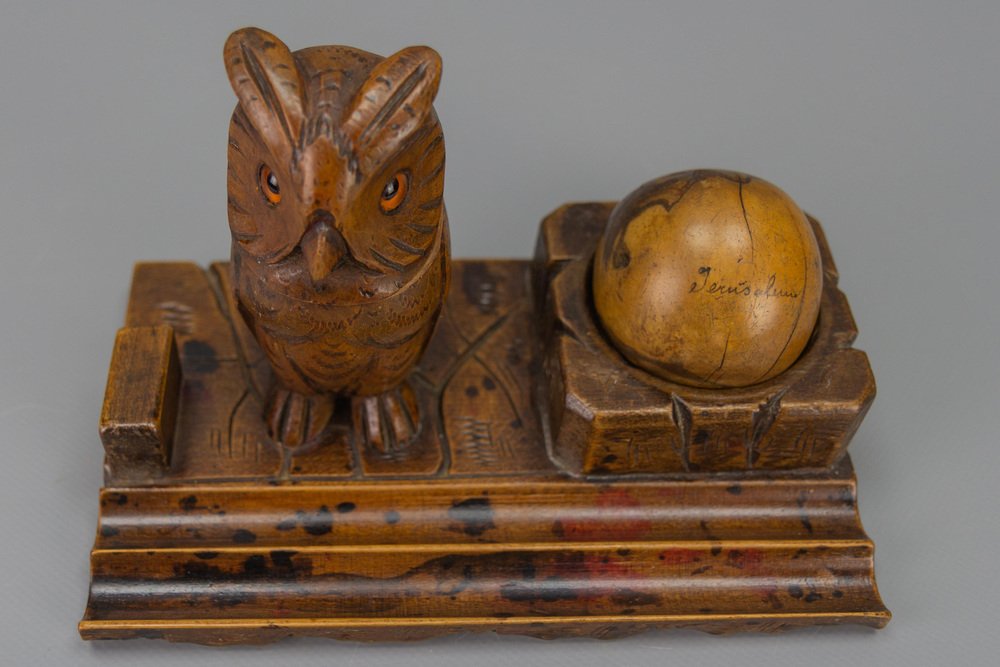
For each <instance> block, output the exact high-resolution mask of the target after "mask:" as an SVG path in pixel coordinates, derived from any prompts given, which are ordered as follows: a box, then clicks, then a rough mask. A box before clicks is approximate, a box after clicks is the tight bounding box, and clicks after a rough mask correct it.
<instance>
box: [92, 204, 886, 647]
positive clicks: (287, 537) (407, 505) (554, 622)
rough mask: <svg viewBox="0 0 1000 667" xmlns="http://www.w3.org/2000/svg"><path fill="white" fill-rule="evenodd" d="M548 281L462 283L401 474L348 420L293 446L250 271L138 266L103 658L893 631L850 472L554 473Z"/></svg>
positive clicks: (513, 267)
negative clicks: (845, 626) (122, 651)
mask: <svg viewBox="0 0 1000 667" xmlns="http://www.w3.org/2000/svg"><path fill="white" fill-rule="evenodd" d="M587 210H590V209H587ZM549 251H550V258H551V251H552V248H551V247H550V248H549ZM543 273H545V272H540V271H539V270H538V265H537V263H536V264H535V270H534V271H532V263H530V262H523V261H457V262H455V263H454V274H453V281H452V291H451V294H450V296H449V299H448V301H447V303H446V306H445V309H444V314H443V315H442V318H441V321H440V323H439V325H438V328H437V330H436V332H435V335H434V338H433V340H432V341H431V344H430V347H429V348H428V350H427V352H426V354H425V356H424V358H423V359H422V361H421V362H420V366H419V368H418V369H416V370H415V371H414V373H413V375H412V376H411V383H410V384H411V386H413V387H414V389H415V391H416V392H417V395H418V400H419V401H420V405H421V410H422V412H423V414H425V415H426V416H427V417H426V419H425V421H424V423H423V425H422V429H421V432H420V434H419V437H418V438H417V439H416V441H415V442H414V443H413V444H412V445H411V446H410V447H408V448H406V449H405V450H400V451H389V452H385V451H376V450H374V449H371V448H370V447H369V446H368V445H367V444H366V443H365V442H364V441H363V440H362V439H359V438H356V437H354V435H353V434H352V432H351V429H350V428H349V424H350V416H349V414H347V413H348V412H349V409H347V406H342V408H344V409H342V410H340V412H339V413H338V418H339V419H340V420H341V421H342V423H343V424H345V426H344V428H341V429H340V430H338V431H337V435H336V437H335V438H334V442H333V443H331V444H329V445H326V446H323V447H321V448H319V449H314V450H301V449H298V450H297V449H288V448H285V447H282V446H281V445H280V444H278V443H275V442H274V441H272V440H271V439H269V438H268V437H267V435H266V433H265V431H264V428H263V424H262V422H261V419H260V411H261V405H262V401H263V396H264V393H265V391H266V388H267V386H268V383H269V382H270V377H269V370H268V367H267V364H266V362H265V361H264V360H263V357H262V356H261V353H260V350H259V349H257V348H256V345H255V343H254V342H253V340H252V338H251V337H250V336H249V334H248V333H247V331H246V330H245V328H243V325H242V322H241V321H240V319H239V317H234V313H235V310H234V306H233V304H232V301H231V298H230V297H229V295H230V294H231V290H230V288H229V285H228V267H227V265H225V264H217V265H215V266H213V267H212V268H211V269H210V270H209V271H204V270H202V269H201V268H199V267H197V266H195V265H192V264H186V263H174V264H140V265H138V266H137V268H136V273H135V276H134V279H133V286H132V295H131V299H130V303H129V310H128V315H127V317H126V327H125V328H124V329H123V330H122V331H121V332H120V333H119V336H118V340H117V342H116V348H115V354H114V356H113V360H112V367H111V371H110V374H109V380H108V394H107V397H106V400H105V406H104V412H103V413H102V420H101V421H102V424H101V437H102V441H103V443H104V446H105V452H106V457H105V464H106V467H105V470H106V484H105V488H104V489H103V490H102V492H101V511H100V523H99V526H98V536H97V540H96V543H95V546H94V549H93V552H92V554H91V567H92V581H91V592H90V599H89V602H88V605H87V610H86V615H85V617H84V619H83V621H82V622H81V623H80V633H81V635H82V636H83V637H84V638H85V639H110V638H130V637H163V638H166V639H169V640H178V641H195V642H201V643H209V644H226V643H249V642H268V641H273V640H277V639H280V638H282V637H287V636H306V635H308V636H326V637H335V638H344V639H364V640H401V639H418V638H424V637H430V636H435V635H440V634H444V633H448V632H455V631H470V630H495V631H498V632H510V633H520V634H528V635H535V636H540V637H557V636H565V635H591V636H595V637H617V636H622V635H626V634H631V633H634V632H638V631H641V630H643V629H645V628H650V627H695V628H699V629H702V630H707V631H710V632H730V631H740V630H765V631H771V630H778V629H782V628H786V627H793V626H800V625H815V624H840V623H857V624H863V625H868V626H872V627H881V626H883V625H885V623H887V622H888V620H889V612H888V610H887V609H886V608H885V606H884V605H883V604H882V601H881V600H880V598H879V595H878V591H877V589H876V586H875V582H874V573H873V562H872V554H873V548H874V547H873V544H872V542H871V541H870V540H869V539H868V537H867V536H866V535H865V533H864V531H863V529H862V528H861V524H860V521H859V518H858V513H857V508H856V502H855V501H856V489H855V480H854V474H853V469H852V468H851V464H850V461H849V459H848V458H847V457H846V456H841V457H839V458H838V459H837V461H836V462H834V463H832V464H831V465H830V466H828V467H827V468H825V469H816V468H815V467H807V466H803V467H801V468H799V469H795V468H791V469H776V468H775V467H767V466H766V465H764V464H763V463H760V461H764V462H766V461H768V460H770V459H752V457H746V459H745V460H747V461H750V462H751V463H755V462H756V463H757V465H756V467H754V466H753V465H750V466H749V467H743V468H740V469H728V470H727V469H724V468H725V466H719V467H716V469H713V470H711V471H706V470H704V469H697V467H696V466H694V465H687V467H686V468H685V469H679V471H676V472H668V473H658V474H651V473H649V472H647V471H646V470H645V469H643V468H641V467H640V468H637V471H636V473H637V474H622V473H620V472H616V471H607V470H594V471H591V474H580V469H579V467H577V466H572V465H570V466H562V465H559V464H557V463H555V462H554V460H556V459H557V458H558V457H554V452H553V446H554V440H555V438H554V436H553V428H552V426H553V422H550V411H551V403H552V391H553V389H552V387H551V386H550V385H547V384H546V382H545V380H544V377H545V367H546V364H547V363H548V362H547V361H543V360H544V359H545V358H546V354H548V352H547V351H546V350H544V349H543V348H544V347H545V346H544V345H543V344H542V340H543V339H544V336H543V335H539V334H538V333H536V332H537V330H538V326H537V323H538V322H539V321H540V318H539V317H538V315H537V313H538V312H539V309H538V308H536V304H535V303H534V299H533V297H532V294H533V293H534V294H544V293H546V292H545V290H544V285H542V286H539V285H538V284H537V282H536V288H535V289H534V290H533V289H531V288H530V287H529V284H530V283H531V279H532V277H534V279H535V280H536V281H538V280H543V281H544V280H547V278H545V277H544V275H542V274H543ZM547 273H548V274H550V275H551V273H552V272H551V271H548V272H547ZM540 289H541V291H539V290H540ZM847 317H849V312H848V313H847ZM541 319H542V320H544V318H541ZM560 335H562V334H560ZM838 349H840V348H838ZM865 370H866V372H867V373H868V375H865V376H864V378H867V377H869V376H870V371H868V370H867V362H865ZM864 378H862V379H864ZM630 381H632V380H630ZM647 393H648V392H647ZM649 396H650V397H653V396H654V395H653V394H649ZM649 400H650V401H653V398H649ZM653 402H654V403H655V401H653ZM666 402H667V404H669V402H670V401H669V398H667V399H666ZM650 409H659V408H656V407H655V406H653V407H652V408H650ZM748 414H749V413H748ZM838 414H839V413H838ZM855 414H856V413H855V412H852V413H851V415H852V416H851V418H852V419H853V418H854V416H853V415H855ZM697 416H698V415H695V417H697ZM564 423H565V421H564ZM657 423H658V422H657ZM665 423H666V424H667V425H670V422H669V417H668V418H667V422H665ZM723 425H724V426H725V424H723ZM754 425H758V426H759V424H758V422H754ZM751 426H753V425H751V424H749V423H748V424H747V425H745V427H744V428H743V431H745V432H747V433H750V432H751V431H752V432H753V433H754V434H755V435H754V437H757V436H756V432H757V431H760V430H761V429H760V428H759V427H758V428H751ZM657 428H659V427H657ZM728 428H729V431H728V432H729V433H732V432H735V431H737V428H736V426H733V425H732V424H730V425H729V426H728ZM566 433H568V431H564V432H563V433H562V434H561V435H560V436H559V437H560V438H561V440H560V442H562V443H563V444H564V445H566V446H567V447H566V448H565V451H576V450H573V449H572V444H573V443H572V442H571V441H570V440H568V439H567V438H568V436H567V435H566ZM650 433H653V431H650ZM587 437H588V438H595V439H594V440H593V442H594V443H597V444H596V445H595V447H597V446H599V447H603V446H605V445H604V444H602V443H603V442H605V441H602V440H600V438H601V437H604V436H602V435H601V433H598V432H595V435H593V436H587ZM615 437H617V436H615ZM747 437H749V436H747ZM581 442H583V441H581ZM607 442H609V443H612V444H613V443H614V442H616V441H615V440H608V441H607ZM761 442H763V441H761ZM838 442H839V441H838ZM758 444H759V443H758ZM779 444H780V443H779ZM842 444H843V446H846V439H845V440H843V443H842ZM608 446H611V445H608ZM838 446H839V445H838ZM578 449H579V451H583V449H582V445H581V446H579V447H578ZM814 449H815V448H813V449H809V451H810V452H811V451H814ZM595 451H596V450H595ZM694 451H695V450H694V449H692V450H691V452H694ZM607 458H608V457H606V456H605V459H607ZM689 459H690V461H694V460H695V459H692V458H690V457H689ZM643 460H645V459H643ZM685 460H688V459H685ZM774 460H779V459H774ZM780 461H781V463H782V465H783V466H787V465H788V458H787V456H786V457H784V458H781V459H780ZM726 465H729V464H726ZM574 468H575V469H574ZM585 468H586V467H585ZM583 472H584V473H587V470H586V469H584V470H583Z"/></svg>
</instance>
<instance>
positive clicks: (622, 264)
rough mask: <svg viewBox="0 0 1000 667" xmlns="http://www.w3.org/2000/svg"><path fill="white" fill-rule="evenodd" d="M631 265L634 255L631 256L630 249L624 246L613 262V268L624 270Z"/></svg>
mask: <svg viewBox="0 0 1000 667" xmlns="http://www.w3.org/2000/svg"><path fill="white" fill-rule="evenodd" d="M631 263H632V255H630V254H629V251H628V248H626V247H624V246H623V247H621V248H619V249H618V251H617V252H616V253H615V256H614V257H613V258H612V260H611V266H613V267H614V268H616V269H624V268H626V267H627V266H628V265H629V264H631Z"/></svg>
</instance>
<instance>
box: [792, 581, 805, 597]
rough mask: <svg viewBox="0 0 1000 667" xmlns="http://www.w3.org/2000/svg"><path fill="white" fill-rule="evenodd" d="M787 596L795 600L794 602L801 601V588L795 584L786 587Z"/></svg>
mask: <svg viewBox="0 0 1000 667" xmlns="http://www.w3.org/2000/svg"><path fill="white" fill-rule="evenodd" d="M788 594H789V595H790V596H792V597H793V598H795V599H796V600H801V599H802V596H803V595H805V594H804V593H803V592H802V587H801V586H797V585H795V584H792V585H791V586H789V587H788Z"/></svg>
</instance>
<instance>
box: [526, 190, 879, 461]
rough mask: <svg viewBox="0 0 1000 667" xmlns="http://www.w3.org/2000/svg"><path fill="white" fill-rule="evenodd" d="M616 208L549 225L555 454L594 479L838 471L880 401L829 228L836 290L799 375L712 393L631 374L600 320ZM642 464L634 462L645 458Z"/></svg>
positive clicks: (542, 276) (572, 211) (548, 365)
mask: <svg viewBox="0 0 1000 667" xmlns="http://www.w3.org/2000/svg"><path fill="white" fill-rule="evenodd" d="M612 207H613V205H612V204H610V203H603V204H602V203H595V204H578V205H569V206H563V207H562V208H560V209H558V210H557V211H556V212H554V213H553V214H552V215H550V216H549V217H547V218H546V219H545V220H544V221H543V222H542V229H541V231H540V233H539V243H538V253H539V254H538V256H536V258H535V264H534V272H535V285H536V287H537V289H539V290H540V292H539V294H543V295H544V298H539V299H538V301H537V303H536V308H537V309H538V313H539V318H538V319H539V321H540V322H541V331H542V336H543V345H544V349H545V353H544V354H545V358H544V360H543V364H544V368H545V370H546V373H545V375H546V377H545V378H544V379H543V380H542V382H543V386H542V388H541V392H542V395H543V396H546V400H545V402H544V404H545V405H546V406H547V408H548V415H547V419H548V423H549V424H548V425H549V432H550V434H551V437H552V451H553V454H554V456H555V457H556V459H557V460H558V462H559V463H560V464H561V465H562V466H563V467H565V468H566V469H567V470H569V471H571V472H575V473H581V474H587V475H602V474H627V473H697V472H721V471H741V470H761V471H776V470H789V469H829V468H830V466H832V465H834V464H835V463H836V462H837V461H838V460H839V459H840V458H841V457H842V456H843V455H844V453H845V451H846V448H847V444H848V442H849V441H850V439H851V436H853V435H854V432H855V431H856V430H857V428H858V426H859V424H860V423H861V420H862V419H863V418H864V415H865V413H866V412H867V410H868V408H869V406H870V405H871V402H872V400H873V399H874V397H875V381H874V378H873V376H872V372H871V368H870V366H869V364H868V358H867V357H866V356H865V354H864V352H861V351H859V350H855V349H852V348H851V344H852V343H853V341H854V338H855V337H856V336H857V328H856V326H855V324H854V318H853V317H852V315H851V311H850V308H849V306H848V304H847V299H846V298H845V297H844V295H843V293H842V292H840V290H839V289H838V288H837V271H836V267H835V266H834V264H833V258H832V257H831V256H830V249H829V246H828V245H827V243H826V237H825V236H824V234H823V232H822V229H821V228H820V226H819V223H818V222H816V221H815V220H813V219H812V218H810V223H811V224H812V226H813V229H814V231H815V233H816V238H817V241H818V243H819V246H820V253H821V256H822V258H823V262H824V275H825V278H826V281H825V284H824V291H823V297H822V304H821V310H820V316H819V323H818V324H817V327H816V331H815V333H814V336H813V340H812V342H811V343H810V345H809V346H808V347H807V348H806V351H805V352H804V353H803V355H802V356H801V357H800V358H799V360H798V361H797V362H795V364H793V365H792V367H791V368H790V369H789V370H787V371H785V372H784V373H782V374H780V375H778V376H777V377H775V378H773V379H771V380H769V381H766V382H763V383H760V384H757V385H753V386H750V387H744V388H740V389H729V390H705V389H699V388H695V387H689V386H684V385H680V384H676V383H672V382H667V381H664V380H661V379H659V378H656V377H654V376H652V375H650V374H648V373H646V372H644V371H642V370H640V369H638V368H636V367H635V366H633V365H631V364H630V363H628V362H627V361H626V360H625V359H624V358H623V357H622V356H621V355H620V354H619V353H618V351H617V350H616V349H615V348H614V347H613V346H612V345H611V343H610V342H609V340H608V339H607V338H606V337H605V335H604V333H603V331H602V330H601V327H600V325H599V324H598V323H597V321H596V318H595V317H594V313H593V308H592V304H591V300H590V298H589V294H590V260H591V255H592V254H593V251H594V248H595V247H596V244H597V240H598V238H599V237H600V235H601V232H602V225H600V224H598V222H597V221H598V220H599V219H600V218H601V216H603V218H604V219H606V218H607V216H608V214H609V213H610V211H611V209H612ZM637 451H641V452H643V456H641V457H640V456H636V452H637Z"/></svg>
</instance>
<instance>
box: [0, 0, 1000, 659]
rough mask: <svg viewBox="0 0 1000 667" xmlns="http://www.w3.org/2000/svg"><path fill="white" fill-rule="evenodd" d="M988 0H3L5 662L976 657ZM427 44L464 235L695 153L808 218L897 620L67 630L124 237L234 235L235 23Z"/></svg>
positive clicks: (994, 616)
mask: <svg viewBox="0 0 1000 667" xmlns="http://www.w3.org/2000/svg"><path fill="white" fill-rule="evenodd" d="M997 7H998V5H997V3H996V2H981V3H972V2H949V3H939V4H937V5H935V4H933V3H917V2H905V3H904V2H894V3H874V2H836V3H834V2H823V3H802V2H787V3H752V4H751V3H730V4H720V3H714V2H704V3H695V2H684V3H676V4H673V3H664V4H652V3H625V2H618V3H614V6H613V7H612V6H611V4H610V3H609V4H604V3H586V4H585V3H572V4H571V3H560V4H542V3H539V2H532V3H520V2H504V3H491V4H485V3H484V4H471V3H469V4H465V3H443V2H441V3H429V4H423V3H419V4H418V3H405V4H403V3H382V2H365V3H363V4H362V3H344V2H331V1H326V2H317V3H312V4H305V3H287V2H279V0H271V1H270V2H264V3H254V4H239V5H237V4H232V3H215V4H211V5H206V6H203V5H202V4H201V3H197V4H195V3H190V4H181V3H177V2H171V3H167V2H158V3H151V4H142V5H140V4H138V3H122V4H117V5H114V4H102V3H64V4H40V3H30V4H29V3H24V4H20V5H14V6H11V5H9V4H7V3H4V5H3V7H2V12H0V56H2V63H0V202H2V209H0V210H2V213H0V220H2V225H3V227H2V229H3V235H2V237H0V318H2V320H0V321H2V332H3V333H2V342H3V345H0V378H2V380H0V445H2V447H3V461H2V467H0V471H2V472H0V501H2V502H0V510H2V511H0V517H2V528H3V538H2V540H0V663H2V664H10V665H27V664H32V665H37V664H54V665H59V664H62V665H90V664H98V663H100V664H105V665H119V664H121V665H124V664H128V665H160V664H163V665H166V664H180V663H182V661H183V664H191V665H195V664H197V665H215V664H230V663H232V664H237V663H238V664H242V665H245V666H247V667H249V666H251V665H274V664H295V665H313V664H316V665H319V664H323V665H328V664H343V665H351V664H364V665H371V666H375V665H381V664H391V663H396V662H400V663H401V662H404V661H405V662H407V663H408V664H411V665H434V666H435V667H445V666H446V665H466V664H469V663H470V662H471V663H472V664H475V665H478V666H479V667H486V666H487V665H508V664H541V665H573V666H574V667H576V666H578V665H584V664H593V665H598V664H613V665H621V664H625V665H640V664H664V663H667V662H668V661H669V662H670V663H671V664H685V663H687V664H691V663H695V661H697V664H721V663H723V662H725V663H730V664H739V665H758V664H759V665H763V664H768V665H799V664H816V665H822V664H884V665H904V664H905V665H918V664H927V665H939V664H942V663H945V661H950V662H952V664H956V665H957V664H962V665H964V664H996V662H995V660H996V657H995V655H991V654H997V653H1000V639H998V637H1000V632H998V630H997V628H996V623H997V620H998V613H997V612H998V600H1000V587H998V584H997V581H998V578H997V575H996V571H997V567H996V556H997V548H998V536H1000V522H998V519H997V514H996V511H995V505H996V501H997V500H998V493H997V491H996V486H995V479H996V476H997V469H998V465H1000V457H998V454H997V452H998V448H997V446H996V433H997V431H998V426H1000V401H998V398H997V396H998V390H1000V382H998V376H1000V361H998V358H1000V356H998V355H997V354H996V353H995V348H996V346H997V342H998V340H997V338H998V333H1000V327H998V320H1000V316H998V312H1000V308H998V306H1000V297H998V287H1000V281H998V277H997V269H996V267H995V257H996V252H997V248H998V246H1000V233H998V225H997V203H996V197H995V189H996V187H997V184H998V182H1000V158H998V150H1000V121H998V118H1000V112H998V103H1000V94H998V93H1000V85H998V81H1000V72H998V69H1000V46H998V45H1000V39H998V34H1000V11H998V9H997ZM248 24H254V25H260V26H262V27H265V28H267V29H269V30H271V31H273V32H274V33H276V34H277V35H278V36H279V37H281V38H283V39H284V40H285V41H286V42H287V43H288V44H289V45H290V46H291V47H292V48H293V49H294V48H300V47H304V46H307V45H313V44H319V43H329V42H334V43H348V44H352V45H356V46H360V47H363V48H365V49H368V50H372V51H375V52H379V53H388V52H391V51H394V50H396V49H398V48H401V47H403V46H405V45H409V44H412V43H427V44H430V45H432V46H434V47H435V48H437V49H438V50H439V51H440V52H441V54H442V56H443V57H444V62H445V74H444V80H443V84H442V86H441V90H440V95H439V97H438V103H437V109H438V111H439V114H440V116H441V119H442V122H443V124H444V127H445V133H446V137H447V144H448V177H447V188H446V198H447V203H448V209H449V213H450V214H451V220H452V237H453V239H454V251H455V255H456V256H459V257H461V256H514V257H525V256H528V255H529V254H530V253H531V251H532V248H533V245H534V241H535V232H536V229H537V224H538V220H539V219H540V218H541V216H542V215H544V214H545V213H547V212H548V211H550V210H551V209H553V208H555V207H556V206H557V205H559V204H560V203H562V202H564V201H569V200H588V199H616V198H620V197H622V196H623V195H625V194H626V193H628V192H629V191H630V190H631V189H632V188H634V187H635V186H637V185H639V184H640V183H642V182H644V181H646V180H648V179H650V178H653V177H655V176H658V175H661V174H664V173H668V172H671V171H676V170H680V169H685V168H691V167H701V166H710V167H724V168H731V169H738V170H743V171H747V172H750V173H752V174H756V175H758V176H761V177H764V178H766V179H768V180H771V181H773V182H775V183H777V184H778V185H780V186H781V187H782V188H784V189H785V190H786V191H787V192H788V193H790V194H791V195H792V196H793V197H794V198H795V199H796V200H797V201H798V202H799V203H800V205H801V206H802V207H803V208H805V209H807V210H809V211H810V212H812V213H813V214H814V215H816V216H818V217H819V218H820V219H821V220H822V221H823V222H824V224H825V227H826V231H827V235H828V236H829V240H830V243H831V245H832V247H833V251H834V255H835V257H836V259H837V262H838V264H839V266H840V270H841V274H842V286H843V288H844V290H845V291H846V292H847V294H848V296H849V297H850V299H851V304H852V306H853V308H854V314H855V316H856V318H857V320H858V322H859V324H860V327H861V336H860V338H859V339H858V346H859V347H861V348H862V349H864V350H866V351H867V352H868V353H869V355H870V357H871V360H872V364H873V365H874V368H875V375H876V378H877V379H878V383H879V397H878V399H877V400H876V402H875V405H874V408H873V409H872V411H871V413H870V415H869V416H868V418H867V420H866V421H865V423H864V425H863V427H862V428H861V430H860V432H859V433H858V435H857V437H856V438H855V440H854V443H853V445H852V449H851V451H852V452H853V456H854V461H855V464H856V466H857V469H858V475H859V478H860V496H861V503H860V508H861V514H862V517H863V519H864V522H865V526H866V528H867V529H868V531H869V533H870V534H871V536H872V537H873V538H874V539H875V541H876V543H877V545H878V550H877V557H876V565H877V572H878V581H879V584H880V587H881V591H882V593H883V596H884V598H885V600H886V603H887V604H888V606H889V607H890V608H891V609H892V611H893V612H895V618H894V620H893V621H892V623H890V625H889V626H888V628H887V629H885V630H884V631H881V632H878V633H875V632H871V631H865V630H859V629H851V628H843V629H826V630H805V631H799V632H794V633H790V634H785V635H779V636H773V637H772V636H736V637H728V638H718V637H711V636H707V635H706V636H703V635H700V634H697V633H694V632H658V633H649V634H645V635H641V636H638V637H634V638H630V639H626V640H622V641H617V642H610V643H602V642H598V641H595V640H563V641H558V642H541V641H538V640H533V639H527V638H501V637H497V636H494V635H481V636H475V635H467V636H458V637H450V638H445V639H440V640H435V641H430V642H426V643H422V644H416V645H381V646H362V645H357V644H350V643H334V642H328V641H319V640H300V641H291V642H286V643H283V644H279V645H275V646H272V647H270V648H263V649H260V648H245V647H244V648H232V649H226V650H219V649H208V648H203V647H196V646H184V645H176V646H174V645H169V644H166V643H163V642H151V641H146V640H141V641H133V642H111V643H101V644H87V643H84V642H82V641H80V639H79V638H78V636H77V634H76V629H75V625H76V622H77V621H78V620H79V618H80V615H81V614H82V612H83V608H84V603H85V599H86V585H87V554H88V550H89V548H90V546H91V543H92V540H93V536H94V525H95V520H96V514H97V491H98V488H99V486H100V480H101V449H100V444H99V442H98V439H97V433H96V422H97V416H98V411H99V408H100V404H101V398H102V395H103V391H104V381H105V373H106V371H107V365H108V360H109V356H110V352H111V344H112V340H113V336H114V332H115V330H116V328H117V327H118V326H119V324H120V322H121V320H122V316H123V311H124V307H125V297H126V293H127V288H128V281H129V275H130V269H131V264H132V262H133V261H135V260H139V259H146V260H152V259H194V260H197V261H200V262H208V261H209V260H212V259H215V258H220V257H224V256H225V255H226V254H227V253H228V243H229V233H228V230H227V226H226V209H225V201H226V198H225V159H226V151H225V146H226V127H227V121H228V116H229V113H230V111H231V109H232V106H233V104H234V97H233V95H232V92H231V90H230V88H229V85H228V82H227V80H226V77H225V73H224V69H223V66H222V59H221V49H222V43H223V41H224V40H225V38H226V36H227V34H228V33H229V32H230V31H231V30H232V29H235V28H237V27H240V26H243V25H248Z"/></svg>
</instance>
